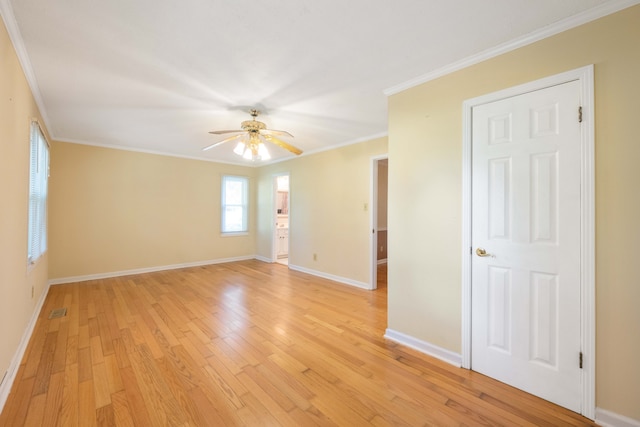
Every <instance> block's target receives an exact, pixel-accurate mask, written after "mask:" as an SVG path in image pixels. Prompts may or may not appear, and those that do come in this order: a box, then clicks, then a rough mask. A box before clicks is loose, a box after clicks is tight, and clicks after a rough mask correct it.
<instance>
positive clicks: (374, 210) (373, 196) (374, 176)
mask: <svg viewBox="0 0 640 427" xmlns="http://www.w3.org/2000/svg"><path fill="white" fill-rule="evenodd" d="M388 158H389V155H388V154H381V155H379V156H373V157H371V172H370V173H369V177H370V181H369V218H370V223H369V225H370V228H369V229H370V230H371V233H370V234H369V250H370V252H369V253H370V255H371V263H370V271H371V275H370V277H371V283H370V285H369V286H370V289H377V288H378V162H379V161H380V160H384V159H388ZM387 238H388V236H387ZM387 248H388V240H387Z"/></svg>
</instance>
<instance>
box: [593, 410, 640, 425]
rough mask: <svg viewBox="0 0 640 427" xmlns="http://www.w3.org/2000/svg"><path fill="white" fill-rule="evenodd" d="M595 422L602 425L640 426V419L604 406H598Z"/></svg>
mask: <svg viewBox="0 0 640 427" xmlns="http://www.w3.org/2000/svg"><path fill="white" fill-rule="evenodd" d="M595 422H596V423H598V425H601V426H602V427H640V420H634V419H633V418H629V417H625V416H624V415H620V414H616V413H615V412H611V411H607V410H606V409H602V408H596V419H595Z"/></svg>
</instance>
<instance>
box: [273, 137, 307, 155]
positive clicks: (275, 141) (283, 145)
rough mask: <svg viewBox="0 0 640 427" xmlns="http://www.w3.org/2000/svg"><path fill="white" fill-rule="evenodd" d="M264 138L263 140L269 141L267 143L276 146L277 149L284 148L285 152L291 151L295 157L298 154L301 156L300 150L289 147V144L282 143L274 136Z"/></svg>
mask: <svg viewBox="0 0 640 427" xmlns="http://www.w3.org/2000/svg"><path fill="white" fill-rule="evenodd" d="M264 138H265V139H266V140H267V141H269V142H271V143H273V144H275V145H277V146H279V147H282V148H284V149H285V150H289V151H291V152H292V153H293V154H295V155H296V156H299V155H300V154H302V150H301V149H299V148H296V147H294V146H293V145H291V144H287V143H286V142H284V141H283V140H281V139H278V138H276V137H275V136H272V135H264Z"/></svg>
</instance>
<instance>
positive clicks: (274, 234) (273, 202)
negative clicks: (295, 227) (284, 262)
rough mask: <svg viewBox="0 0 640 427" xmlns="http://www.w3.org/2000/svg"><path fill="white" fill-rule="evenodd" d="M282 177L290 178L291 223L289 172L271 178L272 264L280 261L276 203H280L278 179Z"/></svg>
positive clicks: (288, 202) (288, 201) (289, 213)
mask: <svg viewBox="0 0 640 427" xmlns="http://www.w3.org/2000/svg"><path fill="white" fill-rule="evenodd" d="M280 176H288V177H289V197H288V199H287V204H288V215H289V218H288V221H291V174H290V173H289V172H279V173H276V174H273V175H272V176H271V182H272V183H273V184H272V185H273V187H272V190H271V262H277V261H278V227H277V225H276V223H277V222H278V208H277V207H276V203H277V202H278V177H280ZM289 225H291V222H289ZM289 231H291V230H289ZM289 235H291V233H289ZM288 253H289V250H288V249H287V254H288ZM288 256H289V255H287V257H288Z"/></svg>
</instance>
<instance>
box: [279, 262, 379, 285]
mask: <svg viewBox="0 0 640 427" xmlns="http://www.w3.org/2000/svg"><path fill="white" fill-rule="evenodd" d="M289 269H291V270H295V271H300V272H302V273H307V274H311V275H312V276H318V277H322V278H323V279H329V280H333V281H334V282H338V283H343V284H345V285H349V286H355V287H356V288H360V289H366V290H371V285H370V284H369V283H365V282H359V281H357V280H353V279H349V278H347V277H341V276H335V275H333V274H329V273H325V272H323V271H318V270H312V269H310V268H305V267H300V266H299V265H291V264H289Z"/></svg>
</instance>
